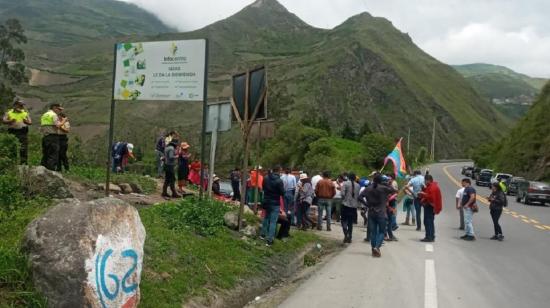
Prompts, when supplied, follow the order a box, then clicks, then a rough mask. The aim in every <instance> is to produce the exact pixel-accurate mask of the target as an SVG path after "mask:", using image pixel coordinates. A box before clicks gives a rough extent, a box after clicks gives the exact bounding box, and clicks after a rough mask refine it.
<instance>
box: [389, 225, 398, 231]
mask: <svg viewBox="0 0 550 308" xmlns="http://www.w3.org/2000/svg"><path fill="white" fill-rule="evenodd" d="M397 229H399V226H397V225H396V226H392V227H391V230H392V231H395V230H397Z"/></svg>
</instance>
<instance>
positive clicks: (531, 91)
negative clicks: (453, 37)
mask: <svg viewBox="0 0 550 308" xmlns="http://www.w3.org/2000/svg"><path fill="white" fill-rule="evenodd" d="M454 68H455V69H456V70H457V71H458V72H459V73H460V74H461V75H463V76H464V77H465V78H466V80H468V82H469V83H470V84H471V86H472V87H473V88H474V89H475V90H476V91H477V92H478V93H479V94H480V95H481V96H483V97H485V99H487V100H489V101H491V102H492V103H494V104H495V105H496V108H497V109H498V110H499V111H501V112H502V113H503V114H505V115H506V116H508V117H509V118H510V119H512V120H518V119H520V118H521V117H523V116H525V114H526V113H527V111H528V110H529V106H530V105H531V104H532V103H533V101H534V100H535V98H536V97H537V95H538V94H539V93H540V90H541V89H542V87H543V86H544V84H545V83H546V81H547V80H546V79H543V78H532V77H529V76H527V75H524V74H519V73H517V72H514V71H513V70H511V69H509V68H507V67H504V66H498V65H492V64H483V63H475V64H466V65H456V66H454Z"/></svg>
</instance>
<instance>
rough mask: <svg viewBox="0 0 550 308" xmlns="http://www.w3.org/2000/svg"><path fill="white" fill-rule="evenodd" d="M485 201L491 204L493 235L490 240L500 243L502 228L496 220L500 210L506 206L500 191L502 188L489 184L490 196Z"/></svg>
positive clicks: (504, 198)
mask: <svg viewBox="0 0 550 308" xmlns="http://www.w3.org/2000/svg"><path fill="white" fill-rule="evenodd" d="M487 199H488V200H489V202H491V204H490V205H489V209H490V212H491V218H492V219H493V225H494V227H495V235H494V236H493V237H491V239H492V240H499V241H502V240H503V239H504V235H502V228H501V227H500V224H499V223H498V220H499V219H500V216H501V215H502V209H503V208H504V207H506V206H507V205H508V200H507V199H506V195H505V194H504V192H503V191H502V187H501V186H500V185H499V183H493V184H491V195H490V196H489V198H487Z"/></svg>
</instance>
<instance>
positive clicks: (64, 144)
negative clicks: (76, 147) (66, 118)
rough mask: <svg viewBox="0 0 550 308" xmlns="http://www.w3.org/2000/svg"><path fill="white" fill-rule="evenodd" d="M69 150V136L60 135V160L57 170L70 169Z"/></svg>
mask: <svg viewBox="0 0 550 308" xmlns="http://www.w3.org/2000/svg"><path fill="white" fill-rule="evenodd" d="M68 150H69V137H67V135H59V161H58V162H57V171H61V169H65V171H69V158H68V157H67V151H68Z"/></svg>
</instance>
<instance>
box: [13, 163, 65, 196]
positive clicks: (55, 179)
mask: <svg viewBox="0 0 550 308" xmlns="http://www.w3.org/2000/svg"><path fill="white" fill-rule="evenodd" d="M19 178H20V179H21V187H23V190H24V191H25V193H26V194H27V196H42V197H49V198H54V199H65V198H72V197H73V194H72V193H71V191H70V190H69V186H68V185H67V183H66V182H65V180H64V179H63V176H62V175H61V173H59V172H55V171H51V170H48V169H46V168H45V167H43V166H34V167H31V166H19Z"/></svg>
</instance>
